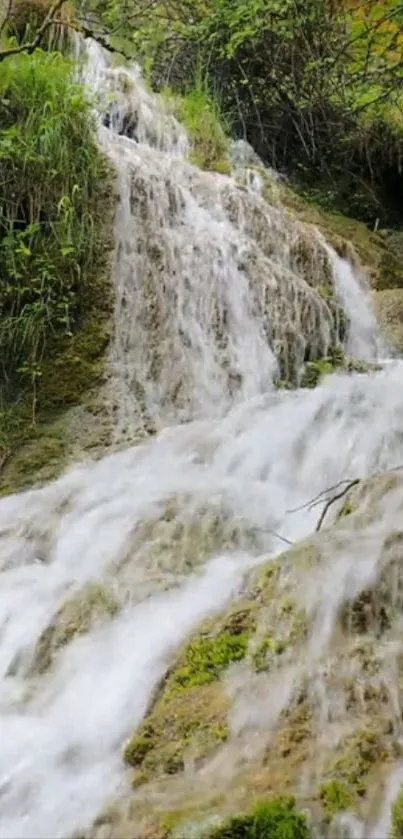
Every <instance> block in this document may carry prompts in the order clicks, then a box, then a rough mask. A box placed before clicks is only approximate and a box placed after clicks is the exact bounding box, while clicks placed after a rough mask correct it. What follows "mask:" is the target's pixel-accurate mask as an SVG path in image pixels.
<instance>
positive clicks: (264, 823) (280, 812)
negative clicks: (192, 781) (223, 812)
mask: <svg viewBox="0 0 403 839" xmlns="http://www.w3.org/2000/svg"><path fill="white" fill-rule="evenodd" d="M310 836H311V831H310V829H309V827H308V823H307V820H306V817H305V815H304V814H303V813H301V812H300V811H299V810H298V809H297V808H296V805H295V800H294V799H293V798H272V799H268V800H266V801H262V802H259V803H258V804H256V805H255V807H254V808H253V810H252V812H251V813H250V814H246V815H242V816H234V817H233V818H231V819H229V820H228V821H227V822H225V823H224V824H223V825H221V826H220V827H217V828H214V829H213V830H212V831H211V833H210V834H209V839H309V837H310Z"/></svg>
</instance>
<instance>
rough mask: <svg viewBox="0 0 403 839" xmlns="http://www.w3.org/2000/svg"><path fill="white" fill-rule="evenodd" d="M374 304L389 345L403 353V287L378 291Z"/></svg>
mask: <svg viewBox="0 0 403 839" xmlns="http://www.w3.org/2000/svg"><path fill="white" fill-rule="evenodd" d="M374 306H375V311H376V314H377V316H378V319H379V322H380V325H381V327H382V329H383V332H384V334H385V338H386V340H387V342H388V344H389V346H390V347H391V349H392V350H394V351H395V352H397V353H399V354H401V353H403V288H394V289H389V290H384V291H378V292H377V293H376V294H375V295H374Z"/></svg>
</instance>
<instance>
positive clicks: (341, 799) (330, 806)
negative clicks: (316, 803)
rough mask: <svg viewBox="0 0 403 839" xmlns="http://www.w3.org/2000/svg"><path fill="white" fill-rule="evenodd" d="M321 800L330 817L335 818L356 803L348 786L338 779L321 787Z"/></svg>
mask: <svg viewBox="0 0 403 839" xmlns="http://www.w3.org/2000/svg"><path fill="white" fill-rule="evenodd" d="M319 798H320V800H321V802H322V804H323V806H324V808H325V810H326V811H327V813H328V814H329V816H334V815H335V814H336V813H338V812H340V811H341V810H347V809H348V808H349V807H350V806H351V805H352V803H353V801H354V796H353V795H352V793H351V790H350V789H349V787H348V785H347V784H346V783H345V782H344V781H339V780H337V779H336V778H334V779H332V780H331V781H326V783H324V784H322V785H321V787H320V789H319Z"/></svg>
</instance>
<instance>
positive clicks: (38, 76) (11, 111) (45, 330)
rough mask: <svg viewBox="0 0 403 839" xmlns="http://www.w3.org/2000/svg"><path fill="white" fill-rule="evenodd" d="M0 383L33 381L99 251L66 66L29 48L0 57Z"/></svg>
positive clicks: (97, 175)
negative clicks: (6, 56) (26, 50)
mask: <svg viewBox="0 0 403 839" xmlns="http://www.w3.org/2000/svg"><path fill="white" fill-rule="evenodd" d="M0 125H1V131H0V280H1V284H0V358H1V362H0V363H1V367H0V388H1V389H2V390H3V392H5V391H7V390H9V389H10V387H11V389H13V388H14V389H15V386H16V384H18V383H21V381H24V380H25V381H26V380H28V381H29V382H30V383H31V384H32V385H33V386H34V389H35V386H36V381H37V379H38V377H39V376H40V375H41V361H42V358H43V354H44V351H45V347H49V344H50V343H51V342H52V340H53V339H54V338H55V337H57V336H59V335H61V334H64V335H71V334H72V332H73V331H74V329H75V327H76V325H77V323H78V319H79V316H80V307H81V304H82V298H83V296H84V294H85V288H86V284H87V282H88V278H89V277H90V276H91V275H93V274H94V272H96V270H97V268H98V266H99V264H100V259H101V258H102V251H103V250H104V248H103V247H102V245H103V241H102V236H103V229H104V228H103V218H102V216H103V215H104V214H105V202H104V198H103V193H104V192H105V181H106V178H107V176H108V170H107V167H106V164H105V162H104V160H103V158H102V157H101V155H100V153H99V151H98V147H97V144H96V136H95V124H94V120H93V117H92V114H91V106H90V103H89V101H88V99H87V96H86V94H85V91H84V89H83V88H82V86H81V85H80V84H78V82H77V81H76V79H75V75H74V65H73V63H72V62H70V61H69V60H68V59H67V58H65V57H63V56H62V55H60V54H59V53H45V52H41V51H39V50H38V51H36V52H35V53H34V54H33V55H32V56H28V55H24V54H23V55H18V56H16V57H14V58H10V59H7V61H4V62H3V63H2V64H0Z"/></svg>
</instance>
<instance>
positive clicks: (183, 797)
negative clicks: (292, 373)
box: [86, 471, 403, 839]
mask: <svg viewBox="0 0 403 839" xmlns="http://www.w3.org/2000/svg"><path fill="white" fill-rule="evenodd" d="M402 508H403V477H402V473H401V472H399V471H397V472H393V473H389V474H386V475H381V476H379V477H377V478H373V479H370V480H367V481H365V482H362V483H361V484H359V485H358V486H356V487H355V488H354V489H353V490H351V492H350V494H349V496H348V497H347V499H346V498H343V499H342V500H341V501H340V502H338V510H337V507H336V506H335V511H334V514H333V515H334V516H335V517H336V519H337V521H336V523H334V524H333V525H332V526H331V527H329V528H327V529H326V530H323V531H321V532H320V533H319V534H317V535H316V536H315V537H314V538H312V539H310V540H308V541H307V542H305V543H302V544H300V545H297V546H295V547H293V548H292V549H291V550H290V551H288V552H287V553H285V554H283V555H281V556H279V557H278V558H277V559H276V560H272V561H268V562H267V563H266V564H263V565H262V566H260V567H259V568H258V569H257V570H254V571H253V572H251V574H250V576H249V578H248V580H247V582H246V584H245V588H244V590H243V592H242V594H241V596H240V599H239V600H238V601H237V602H236V603H234V605H232V606H231V608H230V609H229V610H227V611H226V612H224V613H223V614H221V615H219V616H218V617H217V618H214V619H210V620H209V621H208V622H207V623H205V624H204V625H203V626H202V627H201V629H200V630H199V631H198V632H197V634H196V635H194V636H193V638H191V639H190V641H189V642H188V643H187V644H186V645H185V647H184V648H183V649H182V651H181V652H180V653H179V655H178V657H177V659H176V661H175V662H174V663H173V665H172V667H171V668H170V671H169V672H168V675H167V676H166V677H165V678H164V680H163V682H162V683H161V684H160V686H159V688H158V690H157V691H156V693H155V695H154V699H153V701H152V704H151V706H150V707H149V710H148V713H147V715H146V717H145V719H144V721H143V723H142V724H141V726H140V728H139V729H138V730H137V731H136V732H134V734H133V736H132V738H131V739H130V740H129V741H128V742H127V743H126V745H125V747H124V750H123V753H122V759H124V760H125V761H126V763H127V766H128V775H129V778H130V780H131V783H132V786H133V790H132V793H131V795H130V796H129V797H128V798H126V800H125V801H123V802H122V803H120V804H119V805H116V806H111V807H110V808H109V809H107V810H106V811H105V812H104V813H103V815H102V816H100V817H99V819H98V820H97V822H96V824H95V825H94V827H93V829H92V830H91V831H90V832H89V833H88V834H86V835H87V836H91V837H97V839H98V837H101V836H102V839H109V837H113V836H115V835H119V836H122V837H126V836H127V837H129V836H131V835H133V830H134V827H136V830H138V831H140V832H141V835H144V836H149V835H150V836H151V835H154V836H170V837H171V836H172V837H176V836H177V837H182V836H185V835H190V833H191V835H195V836H198V835H203V836H205V835H208V834H209V831H210V830H211V829H212V826H213V825H214V824H216V823H217V822H219V821H220V819H222V818H224V817H227V818H228V817H229V816H231V814H232V815H233V814H234V813H237V812H242V811H248V809H250V803H251V801H253V800H255V799H256V798H259V797H260V798H262V797H263V798H264V797H270V796H287V795H290V794H291V795H296V796H297V799H298V802H299V806H300V807H302V808H303V809H304V811H305V812H306V813H307V814H308V815H309V819H308V820H309V823H310V824H312V825H313V826H314V827H315V829H316V830H318V831H319V835H320V836H323V837H324V836H329V837H333V836H335V835H338V834H337V833H336V831H337V824H338V823H339V821H340V819H341V820H342V814H343V813H344V812H348V813H350V814H354V817H355V818H358V819H360V820H361V822H362V824H363V826H366V828H364V829H367V830H368V829H369V827H370V825H372V826H373V825H374V824H376V823H377V819H378V818H379V817H380V808H381V801H382V797H383V795H384V791H385V788H386V787H387V785H388V782H389V778H390V777H391V776H392V775H393V772H394V770H395V769H396V768H397V767H398V766H399V765H400V760H401V739H400V738H401V714H402V707H403V706H402V702H403V699H402V697H403V693H402V690H403V669H402V662H403V644H402V640H401V614H402V606H403V594H402V592H403V577H402V574H401V567H402V549H403V547H402V546H403V540H402V533H401V530H400V529H399V519H400V517H401V511H402ZM385 510H388V511H389V512H388V513H386V514H385ZM401 577H402V579H401ZM302 779H303V783H301V780H302ZM225 835H226V834H225ZM228 835H232V834H228ZM315 835H316V834H315Z"/></svg>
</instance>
